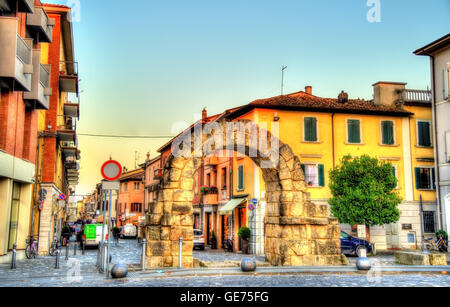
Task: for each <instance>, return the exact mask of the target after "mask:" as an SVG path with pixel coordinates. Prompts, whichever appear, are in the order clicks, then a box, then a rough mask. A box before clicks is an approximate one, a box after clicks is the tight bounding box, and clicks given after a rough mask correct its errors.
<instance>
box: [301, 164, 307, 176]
mask: <svg viewBox="0 0 450 307" xmlns="http://www.w3.org/2000/svg"><path fill="white" fill-rule="evenodd" d="M302 171H303V175H305V174H306V166H305V164H302Z"/></svg>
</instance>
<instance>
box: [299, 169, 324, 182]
mask: <svg viewBox="0 0 450 307" xmlns="http://www.w3.org/2000/svg"><path fill="white" fill-rule="evenodd" d="M302 169H303V172H304V174H305V182H306V184H307V186H309V187H324V186H325V171H324V166H323V165H322V164H302Z"/></svg>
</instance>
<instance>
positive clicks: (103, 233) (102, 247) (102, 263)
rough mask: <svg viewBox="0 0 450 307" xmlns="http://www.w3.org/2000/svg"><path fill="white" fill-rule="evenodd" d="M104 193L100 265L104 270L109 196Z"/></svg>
mask: <svg viewBox="0 0 450 307" xmlns="http://www.w3.org/2000/svg"><path fill="white" fill-rule="evenodd" d="M104 193H105V198H104V200H103V224H102V240H101V241H100V242H101V243H100V245H101V252H100V255H101V262H100V263H101V265H100V267H101V269H102V271H103V270H104V269H105V267H104V261H103V259H104V257H105V249H104V246H105V219H106V197H107V192H104Z"/></svg>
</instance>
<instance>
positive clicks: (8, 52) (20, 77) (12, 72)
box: [0, 17, 33, 92]
mask: <svg viewBox="0 0 450 307" xmlns="http://www.w3.org/2000/svg"><path fill="white" fill-rule="evenodd" d="M17 29H18V21H17V19H16V18H9V17H0V46H1V48H2V50H1V53H0V86H2V87H7V88H10V89H13V90H15V91H25V92H28V91H31V75H32V73H33V65H32V52H31V48H32V45H33V40H32V39H23V38H21V37H20V36H19V35H18V34H17Z"/></svg>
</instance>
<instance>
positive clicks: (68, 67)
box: [59, 61, 78, 95]
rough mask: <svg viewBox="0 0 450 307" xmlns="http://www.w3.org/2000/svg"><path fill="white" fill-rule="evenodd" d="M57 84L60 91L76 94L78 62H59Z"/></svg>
mask: <svg viewBox="0 0 450 307" xmlns="http://www.w3.org/2000/svg"><path fill="white" fill-rule="evenodd" d="M59 86H60V88H61V91H62V92H66V93H76V94H77V95H78V62H70V61H61V62H60V63H59Z"/></svg>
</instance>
